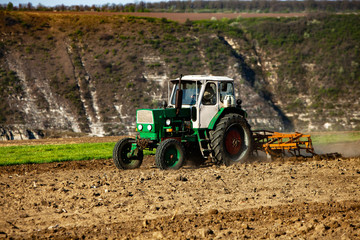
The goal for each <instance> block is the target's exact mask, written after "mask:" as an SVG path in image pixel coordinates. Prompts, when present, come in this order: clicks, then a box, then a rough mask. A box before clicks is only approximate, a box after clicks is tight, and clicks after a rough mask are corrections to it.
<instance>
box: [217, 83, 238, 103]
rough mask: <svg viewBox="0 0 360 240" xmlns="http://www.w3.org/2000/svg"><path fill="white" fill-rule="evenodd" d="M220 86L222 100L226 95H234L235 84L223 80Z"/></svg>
mask: <svg viewBox="0 0 360 240" xmlns="http://www.w3.org/2000/svg"><path fill="white" fill-rule="evenodd" d="M219 88H220V101H221V102H223V101H224V98H225V96H226V95H232V96H234V86H233V84H232V83H230V82H221V83H220V85H219Z"/></svg>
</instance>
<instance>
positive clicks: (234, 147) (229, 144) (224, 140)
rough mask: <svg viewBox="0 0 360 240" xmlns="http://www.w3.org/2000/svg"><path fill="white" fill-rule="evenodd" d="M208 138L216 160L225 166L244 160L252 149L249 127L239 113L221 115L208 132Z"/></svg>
mask: <svg viewBox="0 0 360 240" xmlns="http://www.w3.org/2000/svg"><path fill="white" fill-rule="evenodd" d="M210 140H211V147H212V149H213V151H214V155H215V156H214V157H215V158H216V160H217V162H219V163H224V164H225V165H226V166H230V165H231V164H233V163H238V162H244V161H245V160H246V159H247V158H248V157H249V154H250V153H251V151H252V134H251V131H250V127H249V125H248V123H247V122H246V120H245V119H244V118H243V117H242V116H241V115H239V114H228V115H226V116H225V117H223V118H222V119H221V120H220V122H219V123H218V124H217V125H216V128H215V129H214V130H212V131H211V132H210Z"/></svg>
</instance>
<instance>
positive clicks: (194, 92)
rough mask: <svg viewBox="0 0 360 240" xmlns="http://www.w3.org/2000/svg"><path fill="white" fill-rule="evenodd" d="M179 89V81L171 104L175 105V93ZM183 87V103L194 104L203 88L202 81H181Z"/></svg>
mask: <svg viewBox="0 0 360 240" xmlns="http://www.w3.org/2000/svg"><path fill="white" fill-rule="evenodd" d="M178 89H179V83H176V85H175V91H174V94H173V96H172V99H171V104H173V105H175V95H176V94H175V93H176V90H178ZM181 89H182V90H183V96H182V104H184V105H194V104H195V103H196V99H198V98H199V92H200V89H201V83H200V82H181Z"/></svg>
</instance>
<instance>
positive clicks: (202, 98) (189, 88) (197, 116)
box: [169, 75, 235, 128]
mask: <svg viewBox="0 0 360 240" xmlns="http://www.w3.org/2000/svg"><path fill="white" fill-rule="evenodd" d="M171 82H172V83H173V89H172V93H171V95H170V99H169V107H174V108H176V104H177V100H178V101H179V100H180V99H176V96H177V94H176V93H177V92H179V91H182V94H181V100H180V101H181V106H179V107H180V108H191V115H192V116H191V120H192V124H193V128H208V126H209V124H210V122H211V120H212V119H213V117H214V116H215V115H216V114H217V113H218V112H219V110H220V109H221V108H227V107H235V95H234V86H233V79H231V78H228V77H220V76H204V75H188V76H184V77H182V78H177V79H175V80H172V81H171Z"/></svg>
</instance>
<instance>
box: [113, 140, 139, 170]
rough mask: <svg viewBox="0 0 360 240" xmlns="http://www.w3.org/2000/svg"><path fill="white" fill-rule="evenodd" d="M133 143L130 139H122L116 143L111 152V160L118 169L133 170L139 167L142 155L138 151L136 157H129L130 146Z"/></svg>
mask: <svg viewBox="0 0 360 240" xmlns="http://www.w3.org/2000/svg"><path fill="white" fill-rule="evenodd" d="M133 142H135V140H134V139H132V138H123V139H121V140H120V141H118V142H117V143H116V145H115V147H114V150H113V160H114V163H115V166H116V167H117V168H118V169H134V168H138V167H140V165H141V163H142V161H143V158H144V154H143V151H142V150H139V151H138V153H137V155H135V156H131V157H129V156H128V154H129V153H130V152H131V145H132V143H133Z"/></svg>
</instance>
